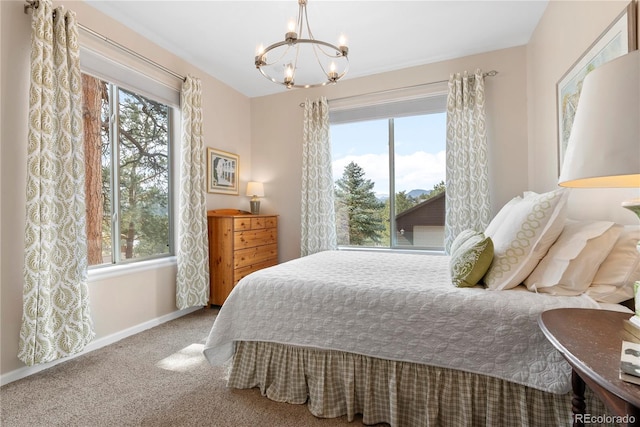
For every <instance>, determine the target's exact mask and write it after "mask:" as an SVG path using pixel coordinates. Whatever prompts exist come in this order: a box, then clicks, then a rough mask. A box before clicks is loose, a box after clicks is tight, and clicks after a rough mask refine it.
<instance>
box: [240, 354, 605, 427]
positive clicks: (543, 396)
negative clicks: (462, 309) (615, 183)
mask: <svg viewBox="0 0 640 427" xmlns="http://www.w3.org/2000/svg"><path fill="white" fill-rule="evenodd" d="M228 386H229V387H233V388H239V389H245V388H254V387H258V388H260V391H261V392H262V395H264V396H267V397H268V398H269V399H272V400H275V401H278V402H288V403H294V404H303V403H307V405H308V408H309V411H311V413H312V414H313V415H315V416H316V417H320V418H334V417H340V416H343V415H346V416H347V418H348V420H349V421H353V419H354V417H355V415H356V414H361V415H362V420H363V423H364V424H367V425H373V424H378V423H387V424H389V425H391V426H392V427H416V426H456V427H460V426H474V427H475V426H488V427H489V426H490V427H497V426H505V427H512V426H523V427H526V426H531V427H533V426H541V427H548V426H570V425H571V424H572V413H571V395H570V394H566V395H557V394H552V393H547V392H543V391H540V390H537V389H533V388H530V387H526V386H522V385H518V384H514V383H511V382H507V381H503V380H500V379H496V378H493V377H488V376H483V375H477V374H471V373H468V372H463V371H457V370H453V369H446V368H437V367H433V366H426V365H420V364H415V363H407V362H394V361H389V360H383V359H376V358H373V357H367V356H361V355H357V354H352V353H343V352H338V351H330V350H319V349H310V348H301V347H295V346H288V345H282V344H273V343H264V342H239V343H236V353H235V356H234V359H233V364H232V367H231V371H230V374H229V381H228ZM586 398H587V402H586V403H587V411H588V412H589V413H590V414H591V415H605V414H607V412H606V410H605V407H604V405H603V404H602V402H601V401H600V400H598V399H597V398H596V397H595V396H594V395H593V393H592V392H591V391H590V390H587V394H586Z"/></svg>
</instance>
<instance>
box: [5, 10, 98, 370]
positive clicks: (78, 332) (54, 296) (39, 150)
mask: <svg viewBox="0 0 640 427" xmlns="http://www.w3.org/2000/svg"><path fill="white" fill-rule="evenodd" d="M27 171H28V173H27V197H26V199H27V203H26V224H25V258H24V295H23V314H22V326H21V329H20V343H19V349H18V358H19V359H20V360H22V361H23V362H24V363H25V364H27V365H28V366H31V365H33V364H36V363H45V362H50V361H52V360H56V359H59V358H62V357H65V356H69V355H71V354H74V353H77V352H79V351H81V350H82V349H83V348H84V347H85V346H86V345H87V344H88V343H89V342H90V341H91V340H92V339H93V337H94V332H93V325H92V321H91V314H90V312H89V294H88V286H87V241H86V226H85V222H86V213H85V199H84V197H85V193H84V147H83V137H82V81H81V74H80V59H79V45H78V27H77V23H76V17H75V13H73V12H71V11H65V10H64V8H63V7H58V8H56V9H55V10H53V7H52V5H51V0H41V1H40V5H39V6H38V7H37V8H36V9H34V10H33V16H32V22H31V84H30V88H29V131H28V142H27Z"/></svg>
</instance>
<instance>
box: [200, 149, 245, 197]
mask: <svg viewBox="0 0 640 427" xmlns="http://www.w3.org/2000/svg"><path fill="white" fill-rule="evenodd" d="M239 164H240V158H239V156H238V155H237V154H232V153H227V152H226V151H221V150H216V149H214V148H209V147H207V192H208V193H221V194H236V195H237V194H238V167H239Z"/></svg>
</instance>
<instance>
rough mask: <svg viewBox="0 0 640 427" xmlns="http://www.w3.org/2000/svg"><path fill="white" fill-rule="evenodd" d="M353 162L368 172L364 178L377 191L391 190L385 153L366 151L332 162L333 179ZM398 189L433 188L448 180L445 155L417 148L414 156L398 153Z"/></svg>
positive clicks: (387, 191)
mask: <svg viewBox="0 0 640 427" xmlns="http://www.w3.org/2000/svg"><path fill="white" fill-rule="evenodd" d="M350 162H355V163H356V164H358V165H359V166H360V167H361V168H362V169H363V170H364V172H365V178H367V179H370V180H371V181H373V182H374V183H375V187H374V191H375V192H376V194H388V193H389V180H388V174H389V161H388V157H387V155H386V154H364V155H361V156H353V155H350V156H346V157H343V158H341V159H336V160H334V162H333V178H334V181H335V180H337V179H339V178H341V177H342V173H343V172H344V167H345V166H346V165H348V164H349V163H350ZM395 164H396V191H402V190H405V191H411V190H414V189H418V188H420V189H423V190H431V189H432V188H433V186H434V185H436V184H438V183H439V182H440V181H444V180H445V171H446V154H445V151H440V152H439V153H436V154H432V153H425V152H424V151H418V152H415V153H413V154H411V155H396V157H395Z"/></svg>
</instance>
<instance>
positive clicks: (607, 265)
mask: <svg viewBox="0 0 640 427" xmlns="http://www.w3.org/2000/svg"><path fill="white" fill-rule="evenodd" d="M639 240H640V226H637V225H626V226H624V228H623V229H622V233H621V234H620V237H619V238H618V240H617V241H616V243H615V245H614V246H613V249H612V250H611V252H610V253H609V255H608V256H607V258H606V259H605V260H604V262H603V263H602V264H601V265H600V268H599V269H598V271H597V273H596V275H595V277H594V278H593V283H592V284H591V286H589V288H588V289H587V292H586V294H587V295H589V296H590V297H591V298H593V299H594V300H596V301H598V302H602V303H611V304H618V303H621V302H622V301H626V300H628V299H630V298H633V296H634V295H633V283H634V282H636V281H639V280H640V253H638V250H637V249H636V245H637V243H638V241H639Z"/></svg>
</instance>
